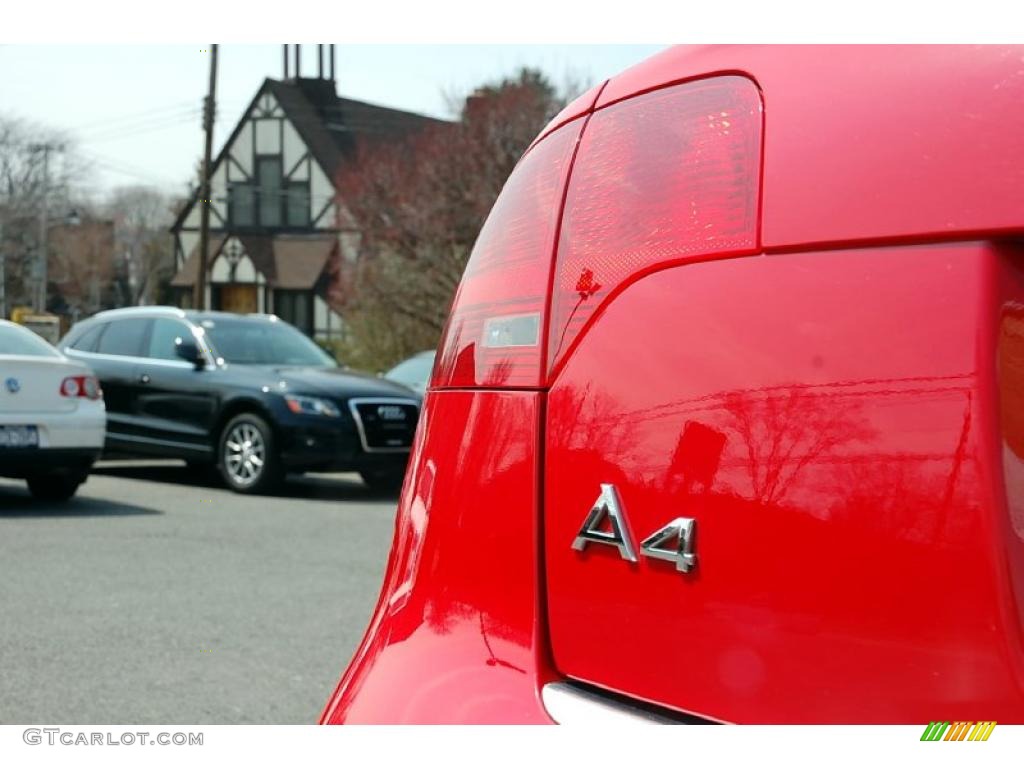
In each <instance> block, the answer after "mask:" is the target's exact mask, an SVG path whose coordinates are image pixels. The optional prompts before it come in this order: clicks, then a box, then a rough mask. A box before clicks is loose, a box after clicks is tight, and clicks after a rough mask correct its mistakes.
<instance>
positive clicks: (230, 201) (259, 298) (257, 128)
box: [171, 45, 437, 339]
mask: <svg viewBox="0 0 1024 768" xmlns="http://www.w3.org/2000/svg"><path fill="white" fill-rule="evenodd" d="M325 48H329V51H325V50H324V49H325ZM289 49H292V50H289ZM316 50H317V59H318V62H317V76H316V77H315V78H314V77H303V76H302V75H301V74H300V73H301V63H302V62H301V47H300V46H298V45H296V46H284V79H282V80H273V79H270V78H268V79H266V80H265V81H264V82H263V85H262V86H261V87H260V89H259V91H257V93H256V95H255V97H254V98H253V99H252V102H251V104H250V105H249V107H248V108H247V110H246V111H245V113H244V114H243V116H242V118H241V120H240V121H239V123H238V124H237V125H236V126H235V127H234V129H233V130H232V132H231V134H230V136H229V137H228V140H227V142H226V143H225V144H224V147H223V148H222V149H221V151H220V154H219V155H217V157H216V159H215V161H214V162H213V165H212V172H211V198H210V203H209V205H210V243H209V255H208V261H207V281H206V282H207V289H206V290H207V306H208V307H210V308H211V309H220V310H225V311H231V312H267V313H273V314H276V315H277V316H279V317H281V318H282V319H284V320H286V321H288V322H290V323H292V324H293V325H295V326H296V327H298V328H300V329H301V330H303V331H305V332H306V333H308V334H309V335H311V336H314V337H315V338H319V339H329V338H338V337H339V336H340V335H341V334H342V333H343V331H344V326H343V323H342V320H341V317H340V315H339V314H338V312H337V311H336V302H335V301H333V300H332V297H334V296H336V295H337V287H338V283H339V280H340V269H341V265H342V260H343V259H345V258H352V257H353V256H352V254H353V253H354V250H355V246H356V244H357V239H358V222H356V223H354V224H353V223H349V222H345V223H344V225H343V223H342V220H341V217H340V216H339V210H343V201H337V200H336V199H335V181H334V180H335V179H336V178H337V173H338V171H339V169H340V167H341V165H342V164H343V163H344V162H346V159H347V158H349V157H351V156H352V152H353V151H354V150H355V147H356V145H357V143H358V142H359V140H360V139H361V138H372V139H374V140H384V141H403V140H405V139H407V138H408V137H409V136H410V135H412V134H413V133H415V132H416V131H418V130H420V129H422V128H423V127H425V126H426V125H428V124H430V123H435V122H437V121H436V120H435V119H434V118H430V117H425V116H423V115H418V114H414V113H411V112H404V111H401V110H397V109H390V108H387V107H380V106H376V105H373V104H367V103H365V102H361V101H355V100H353V99H346V98H343V97H340V96H338V95H337V92H336V87H335V78H334V46H322V45H318V46H316ZM325 54H329V55H328V56H325ZM292 55H294V72H295V76H294V77H289V63H290V59H291V58H292ZM325 59H326V60H327V61H326V62H325ZM198 198H199V192H198V190H197V191H195V192H194V193H193V195H192V198H191V199H190V200H189V201H188V203H187V204H186V205H185V207H184V208H183V209H182V211H181V213H180V214H179V216H178V218H177V220H176V221H175V223H174V225H173V226H172V228H171V231H172V233H173V235H174V241H175V260H176V265H177V273H176V275H175V276H174V278H173V280H172V282H171V285H172V287H173V288H174V291H175V296H176V298H177V301H178V304H179V306H182V307H189V306H192V293H193V286H194V285H195V282H196V278H197V276H198V270H199V261H200V259H199V254H198V246H199V220H200V210H201V209H200V203H201V201H200V200H199V199H198Z"/></svg>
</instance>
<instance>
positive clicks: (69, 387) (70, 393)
mask: <svg viewBox="0 0 1024 768" xmlns="http://www.w3.org/2000/svg"><path fill="white" fill-rule="evenodd" d="M80 382H81V377H80V376H68V377H67V378H66V379H64V381H62V382H61V383H60V393H61V394H62V395H64V397H78V393H79V392H80V391H81V383H80Z"/></svg>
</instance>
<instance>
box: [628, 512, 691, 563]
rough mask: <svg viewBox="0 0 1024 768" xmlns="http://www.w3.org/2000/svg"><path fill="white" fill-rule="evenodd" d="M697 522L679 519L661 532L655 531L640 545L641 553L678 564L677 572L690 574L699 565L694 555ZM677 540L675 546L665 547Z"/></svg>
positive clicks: (689, 518)
mask: <svg viewBox="0 0 1024 768" xmlns="http://www.w3.org/2000/svg"><path fill="white" fill-rule="evenodd" d="M696 525H697V521H696V520H694V519H693V518H692V517H677V518H676V519H675V520H673V521H672V522H671V523H669V524H668V525H666V526H665V527H664V528H662V529H661V530H658V531H655V532H654V533H652V534H651V535H650V536H648V537H647V538H646V539H644V540H643V541H642V542H641V543H640V553H641V554H643V555H647V556H648V557H653V558H655V559H657V560H668V561H669V562H670V563H675V564H676V570H677V571H682V572H683V573H689V572H690V571H692V570H693V567H694V566H695V565H697V556H696V555H695V554H693V530H694V528H695V526H696ZM673 539H674V540H675V542H676V543H675V546H674V547H672V548H669V547H667V546H664V545H666V544H668V543H669V542H671V541H672V540H673Z"/></svg>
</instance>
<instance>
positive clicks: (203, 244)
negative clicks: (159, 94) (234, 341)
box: [192, 45, 217, 309]
mask: <svg viewBox="0 0 1024 768" xmlns="http://www.w3.org/2000/svg"><path fill="white" fill-rule="evenodd" d="M210 56H211V58H210V86H209V89H208V93H207V95H206V99H205V100H204V102H203V130H204V131H205V132H206V144H205V147H204V150H203V179H202V184H201V185H200V187H199V203H200V205H202V208H200V209H199V210H200V217H199V274H198V275H197V276H196V284H195V295H194V296H193V300H192V304H193V306H195V307H196V308H197V309H206V308H207V307H206V267H207V264H209V253H208V251H209V245H210V198H211V192H210V157H211V155H212V154H213V113H214V110H215V109H216V105H217V46H216V45H213V46H212V47H211V50H210Z"/></svg>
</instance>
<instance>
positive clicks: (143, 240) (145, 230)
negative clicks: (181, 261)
mask: <svg viewBox="0 0 1024 768" xmlns="http://www.w3.org/2000/svg"><path fill="white" fill-rule="evenodd" d="M104 210H105V212H106V215H107V217H108V218H110V219H111V220H112V221H113V222H114V239H115V249H116V258H115V268H114V275H115V281H116V288H117V295H118V300H119V303H121V304H122V305H126V306H135V305H138V304H151V303H154V302H156V301H161V300H162V298H163V297H162V295H161V294H162V291H163V289H164V288H165V287H166V283H167V281H169V280H170V279H171V277H172V276H173V274H174V250H173V241H172V240H171V236H170V234H169V232H168V227H170V225H171V222H172V220H173V201H172V200H171V199H170V198H169V197H168V196H167V195H166V194H165V193H164V192H162V191H161V190H159V189H156V188H155V187H148V186H142V185H134V186H127V187H118V188H117V189H115V190H114V191H113V192H112V193H111V195H110V197H109V198H108V200H107V202H106V204H105V206H104Z"/></svg>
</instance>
